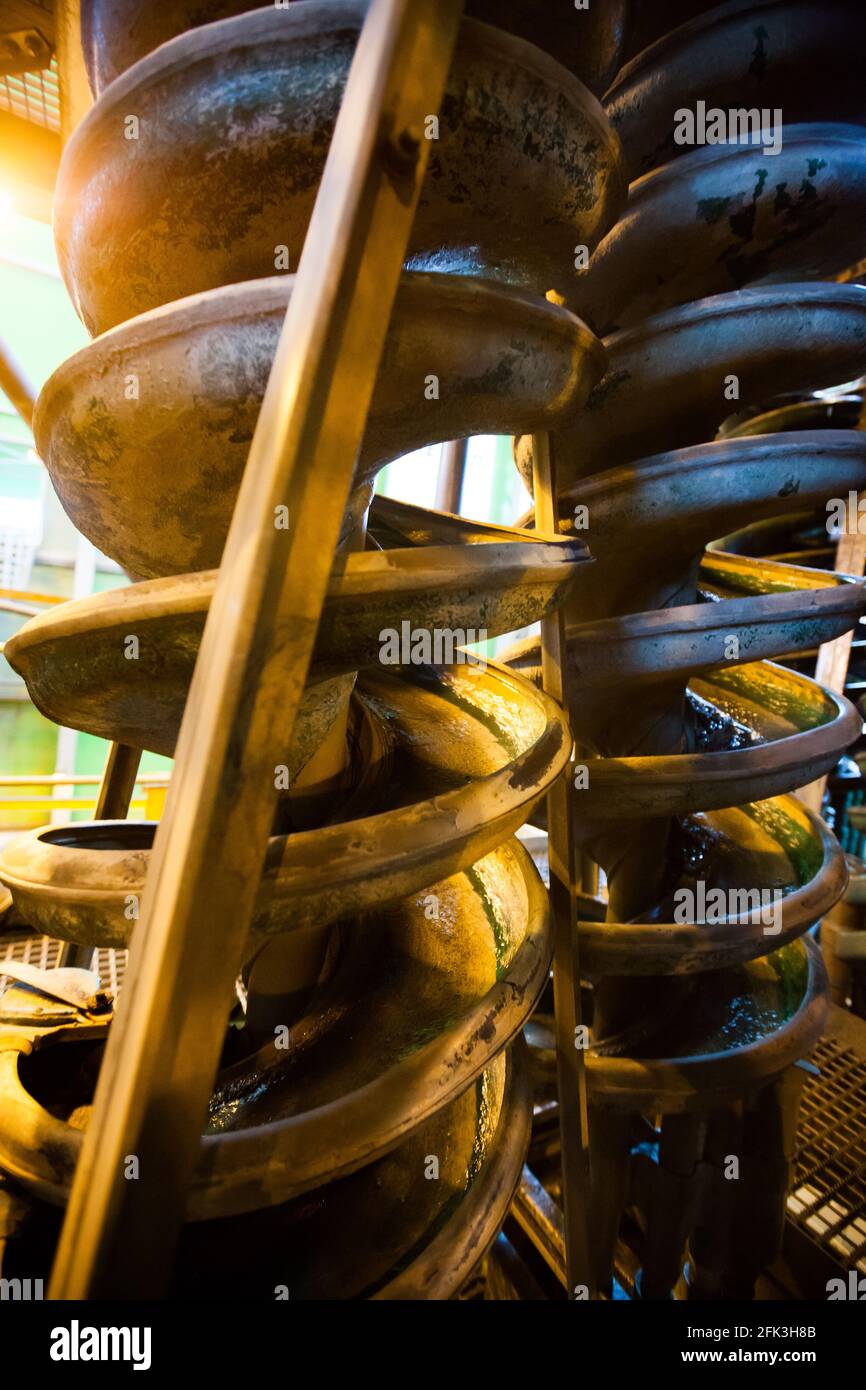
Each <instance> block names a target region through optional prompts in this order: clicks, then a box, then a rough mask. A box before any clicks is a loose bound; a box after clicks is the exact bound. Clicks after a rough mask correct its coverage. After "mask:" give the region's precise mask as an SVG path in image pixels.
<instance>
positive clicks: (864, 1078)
mask: <svg viewBox="0 0 866 1390" xmlns="http://www.w3.org/2000/svg"><path fill="white" fill-rule="evenodd" d="M813 1060H814V1062H815V1063H816V1065H817V1066H818V1067H819V1068H820V1072H821V1075H820V1076H819V1077H814V1078H810V1079H809V1080H808V1081H807V1082H806V1084H805V1086H804V1088H803V1102H802V1109H801V1113H800V1124H799V1129H798V1132H797V1149H796V1154H795V1162H794V1171H795V1178H794V1183H793V1186H792V1189H791V1191H790V1193H789V1194H788V1218H789V1220H790V1221H792V1222H794V1223H795V1225H797V1226H798V1227H800V1229H801V1230H803V1231H804V1232H805V1234H807V1235H808V1236H809V1237H811V1239H812V1240H813V1241H816V1242H817V1243H818V1244H819V1245H821V1246H822V1247H823V1248H824V1250H825V1252H826V1253H827V1254H828V1255H830V1256H831V1257H833V1258H834V1259H835V1260H837V1261H838V1262H840V1263H841V1264H843V1265H844V1266H845V1268H846V1269H854V1268H856V1269H858V1270H859V1271H860V1272H861V1273H863V1274H866V1057H864V1056H862V1055H858V1053H857V1052H854V1051H852V1050H851V1048H849V1047H845V1046H844V1045H842V1044H841V1043H840V1042H838V1041H837V1040H836V1039H834V1038H828V1037H824V1038H822V1039H821V1042H820V1043H819V1044H818V1047H817V1048H816V1050H815V1053H814V1057H813Z"/></svg>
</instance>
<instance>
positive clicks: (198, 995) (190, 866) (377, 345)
mask: <svg viewBox="0 0 866 1390" xmlns="http://www.w3.org/2000/svg"><path fill="white" fill-rule="evenodd" d="M461 12H462V3H461V0H439V3H438V4H437V5H436V6H431V5H430V4H429V3H427V0H372V4H371V6H370V9H369V11H368V13H367V17H366V19H365V22H364V27H363V30H362V32H361V36H360V39H359V42H358V46H357V49H356V52H355V56H354V59H353V62H352V67H351V70H350V73H349V78H348V82H347V85H346V91H345V95H344V98H343V104H342V107H341V110H340V114H339V117H338V119H337V123H336V127H335V130H334V135H333V139H332V142H331V147H330V151H329V153H328V159H327V163H326V165H325V170H324V174H323V177H322V182H321V185H320V188H319V192H318V196H317V199H316V204H315V208H314V211H313V216H312V219H311V222H310V226H309V229H308V232H307V237H306V241H305V244H304V250H303V254H302V256H301V262H300V266H299V269H298V275H297V280H296V282H295V288H294V293H293V295H292V298H291V301H290V304H289V308H288V311H287V314H286V319H285V323H284V325H283V330H282V334H281V336H280V341H279V345H278V348H277V353H276V357H275V359H274V365H273V369H272V371H271V376H270V380H269V382H268V387H267V390H266V392H265V397H264V400H263V402H262V408H261V411H260V413H259V419H258V422H257V425H256V430H255V434H254V437H253V441H252V445H251V447H250V454H249V458H248V460H247V466H246V470H245V473H244V477H243V481H242V484H241V488H240V492H239V494H238V500H237V503H236V506H235V510H234V515H233V517H232V523H231V528H230V530H229V535H228V540H227V542H226V547H225V551H224V553H223V561H222V565H221V567H220V572H219V577H218V580H217V585H216V590H215V593H214V598H213V602H212V604H211V607H210V612H209V614H208V618H207V622H206V625H205V630H204V634H203V637H202V642H201V647H200V649H199V656H198V661H197V662H196V667H195V672H194V675H193V680H192V684H191V687H190V692H189V697H188V699H187V704H186V710H185V713H184V718H183V722H182V725H181V729H180V734H179V737H178V743H177V750H176V756H175V768H174V775H173V777H172V781H171V786H170V788H169V794H168V800H167V802H166V808H165V814H164V816H163V818H162V820H161V821H160V824H159V829H158V831H157V834H156V839H155V842H154V847H153V851H152V853H151V861H150V869H149V872H148V877H147V883H146V886H145V892H144V896H143V900H142V904H141V917H140V920H139V924H138V927H137V929H136V932H135V935H134V938H133V943H132V949H131V953H130V964H129V970H128V974H127V981H126V985H125V988H124V990H123V993H122V995H121V998H120V1002H119V1008H118V1013H117V1016H116V1018H115V1021H114V1023H113V1025H112V1029H111V1033H110V1036H109V1039H108V1044H107V1047H106V1051H105V1057H104V1059H103V1063H102V1069H101V1072H100V1076H99V1082H98V1085H97V1090H96V1096H95V1100H94V1107H93V1115H92V1119H91V1123H90V1125H89V1126H88V1130H87V1133H86V1135H85V1139H84V1144H83V1146H82V1152H81V1157H80V1159H79V1162H78V1167H77V1170H76V1174H75V1180H74V1183H73V1188H72V1192H71V1195H70V1200H69V1206H68V1208H67V1212H66V1220H65V1222H64V1225H63V1231H62V1233H61V1238H60V1244H59V1247H58V1251H57V1257H56V1260H55V1265H54V1270H53V1274H52V1279H51V1284H50V1287H49V1297H51V1298H54V1299H77V1298H92V1297H104V1296H110V1297H114V1298H117V1297H151V1298H152V1297H154V1296H159V1295H160V1294H161V1293H163V1292H164V1290H165V1288H166V1285H167V1282H168V1278H169V1271H170V1267H171V1260H172V1255H173V1251H174V1247H175V1244H176V1241H177V1235H178V1231H179V1227H180V1223H181V1221H182V1219H183V1213H184V1205H185V1201H186V1194H187V1190H188V1187H189V1183H190V1180H191V1178H192V1175H193V1173H194V1171H195V1167H196V1163H197V1161H198V1157H199V1152H200V1147H201V1138H200V1136H201V1131H202V1126H203V1123H204V1119H205V1115H206V1112H207V1104H208V1100H209V1098H210V1094H211V1090H212V1085H213V1079H214V1076H215V1074H216V1070H217V1066H218V1064H219V1056H220V1052H221V1049H222V1044H223V1038H224V1032H225V1023H226V1019H227V1016H228V1012H229V1008H230V1005H231V1002H232V997H233V988H234V981H235V978H236V976H237V974H238V971H239V969H240V966H241V962H242V958H243V950H244V944H245V941H246V937H247V934H248V930H249V924H250V921H251V918H252V914H253V909H254V905H255V900H256V897H257V894H258V890H259V879H260V875H261V868H262V864H263V861H264V856H265V851H266V848H267V839H268V835H269V832H270V828H271V825H272V823H273V816H274V811H275V807H276V802H277V789H276V783H275V776H274V773H275V765H276V764H278V763H279V762H280V759H281V756H283V755H284V753H285V749H286V748H287V747H288V744H289V740H290V738H291V734H292V730H293V727H294V724H295V719H296V717H297V713H298V707H299V705H300V701H301V698H302V695H303V691H304V686H305V682H306V678H307V672H308V669H309V664H310V660H311V657H312V652H313V647H314V644H315V640H316V633H317V630H318V624H319V619H320V616H321V610H322V604H323V602H324V598H325V594H326V591H327V585H328V579H329V576H330V572H331V567H332V563H333V555H334V549H335V545H336V542H337V539H338V536H339V532H340V526H341V523H342V518H343V514H344V512H345V507H346V502H347V499H348V495H349V490H350V487H351V483H352V476H353V473H354V467H355V460H356V458H357V455H358V451H359V448H360V444H361V440H362V437H363V433H364V427H365V424H366V419H367V413H368V411H369V407H370V401H371V398H372V395H373V388H374V386H375V381H376V376H377V372H378V368H379V362H380V360H381V356H382V351H383V347H384V343H385V335H386V331H387V327H388V322H389V318H390V314H391V309H392V306H393V301H394V296H395V294H396V291H397V285H398V282H399V278H400V272H401V268H402V265H403V261H404V258H405V252H406V246H407V243H408V239H409V234H410V231H411V227H412V222H413V219H414V215H415V209H416V207H417V203H418V197H419V194H420V190H421V184H422V181H423V178H424V173H425V170H426V165H427V157H428V153H429V144H428V142H427V141H426V140H425V139H424V123H425V119H426V117H427V116H428V115H429V114H430V113H435V112H437V111H438V110H439V106H440V103H441V99H442V93H443V91H444V87H445V81H446V78H447V75H448V68H449V66H450V63H451V57H452V53H453V50H454V44H455V42H456V38H457V30H458V27H459V20H460V15H461ZM286 507H288V515H289V518H290V525H289V527H288V529H282V528H281V527H278V526H277V525H276V523H275V518H276V517H278V516H282V515H283V514H284V509H285V508H286ZM133 1156H134V1158H135V1159H136V1160H137V1162H136V1164H135V1165H134V1168H133V1171H135V1172H136V1173H137V1177H136V1180H134V1181H128V1180H127V1176H126V1175H127V1172H128V1171H129V1162H128V1160H129V1159H130V1158H132V1157H133Z"/></svg>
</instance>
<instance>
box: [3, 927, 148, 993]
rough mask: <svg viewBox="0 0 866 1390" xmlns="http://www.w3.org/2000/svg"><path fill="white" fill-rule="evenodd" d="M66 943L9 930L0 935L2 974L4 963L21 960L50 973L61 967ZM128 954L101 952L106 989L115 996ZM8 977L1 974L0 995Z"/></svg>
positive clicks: (99, 971)
mask: <svg viewBox="0 0 866 1390" xmlns="http://www.w3.org/2000/svg"><path fill="white" fill-rule="evenodd" d="M62 946H63V942H62V941H54V940H53V939H52V938H51V937H50V936H34V935H33V934H32V933H30V932H27V931H23V930H22V931H9V932H3V933H2V935H0V972H2V963H3V961H4V960H20V961H24V962H25V963H26V964H27V965H35V966H37V967H38V968H39V969H44V970H50V969H51V968H52V966H55V965H57V962H58V958H59V956H60V951H61V948H62ZM127 954H128V953H127V952H126V951H114V950H111V949H110V948H108V947H106V948H104V949H103V950H100V951H99V952H97V957H98V964H97V966H96V969H97V972H98V974H99V977H100V979H101V980H102V984H103V988H105V989H106V990H109V991H110V992H111V993H112V994H114V993H116V992H117V990H118V989H119V988H120V986H121V985H122V983H123V977H124V975H125V973H126V960H127ZM6 982H7V976H5V975H3V974H2V973H0V992H2V991H3V990H4V989H5V988H6Z"/></svg>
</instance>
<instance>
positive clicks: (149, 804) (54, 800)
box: [0, 772, 169, 820]
mask: <svg viewBox="0 0 866 1390" xmlns="http://www.w3.org/2000/svg"><path fill="white" fill-rule="evenodd" d="M101 781H102V778H101V777H99V776H84V775H79V774H77V773H68V772H45V773H40V772H28V773H23V774H20V775H17V776H5V775H0V817H2V816H3V815H5V814H8V813H9V812H18V813H19V814H20V815H27V814H32V813H33V812H34V811H36V810H37V809H38V808H40V807H44V809H45V811H46V813H48V812H51V811H90V812H91V813H92V812H93V811H94V810H95V808H96V798H97V795H98V792H99V784H100V782H101ZM168 781H169V779H168V774H167V773H165V772H142V773H139V775H138V777H137V778H136V782H135V785H136V791H135V793H134V794H133V797H132V801H131V802H130V805H129V809H130V812H131V814H133V815H135V814H136V813H139V814H140V815H143V817H144V819H145V820H159V818H160V816H161V815H162V810H163V806H164V805H165V793H166V791H167V789H168ZM15 787H26V788H28V789H30V788H34V787H35V788H37V789H38V788H40V787H44V788H46V790H47V791H48V794H47V795H45V796H30V795H28V796H20V795H19V796H15V795H10V794H9V793H10V791H11V790H12V789H14V788H15ZM54 787H93V796H92V797H91V796H80V797H79V796H58V795H52V794H51V791H50V789H51V788H54ZM46 819H47V815H46Z"/></svg>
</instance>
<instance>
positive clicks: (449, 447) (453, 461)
mask: <svg viewBox="0 0 866 1390" xmlns="http://www.w3.org/2000/svg"><path fill="white" fill-rule="evenodd" d="M468 443H469V441H468V440H467V439H452V440H450V442H449V443H448V444H443V445H442V456H441V459H440V462H439V476H438V478H437V479H436V510H437V511H440V512H453V513H454V515H455V516H457V515H459V513H460V494H461V493H462V491H463V478H464V475H465V473H466V446H467V444H468Z"/></svg>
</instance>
